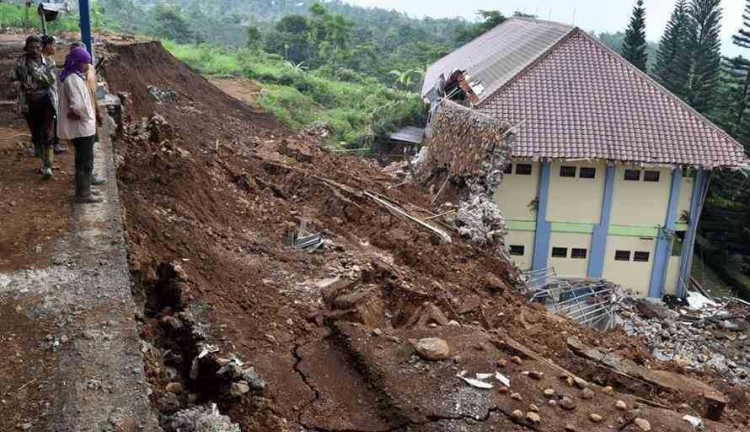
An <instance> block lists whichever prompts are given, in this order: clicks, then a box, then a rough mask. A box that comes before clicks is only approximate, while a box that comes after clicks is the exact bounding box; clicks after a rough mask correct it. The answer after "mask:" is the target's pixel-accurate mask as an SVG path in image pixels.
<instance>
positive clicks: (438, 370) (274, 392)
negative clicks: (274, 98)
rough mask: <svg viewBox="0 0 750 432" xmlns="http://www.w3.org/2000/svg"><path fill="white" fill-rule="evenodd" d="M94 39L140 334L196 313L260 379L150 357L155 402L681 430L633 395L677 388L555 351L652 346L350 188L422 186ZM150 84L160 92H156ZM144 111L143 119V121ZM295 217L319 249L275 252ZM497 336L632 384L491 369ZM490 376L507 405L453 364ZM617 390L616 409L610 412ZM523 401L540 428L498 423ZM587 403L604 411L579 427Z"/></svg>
mask: <svg viewBox="0 0 750 432" xmlns="http://www.w3.org/2000/svg"><path fill="white" fill-rule="evenodd" d="M108 50H109V56H110V60H109V62H108V65H107V70H106V77H107V80H108V82H109V86H110V88H111V90H112V91H113V92H115V93H121V94H122V95H123V96H124V97H125V100H126V113H127V116H126V118H128V119H129V121H128V123H127V124H126V126H127V130H126V134H125V136H124V138H123V139H122V141H121V142H119V143H117V144H116V146H118V147H119V154H120V160H119V161H118V164H119V169H118V178H119V182H120V193H121V199H122V202H123V204H124V206H125V214H126V229H127V241H128V244H129V262H130V266H131V273H132V276H133V278H134V281H135V282H136V286H135V292H136V295H137V296H140V298H141V301H142V303H143V304H144V311H145V312H144V316H143V321H144V322H143V324H142V326H141V335H142V337H143V338H144V339H145V340H146V341H148V342H150V343H152V344H154V345H155V346H156V347H157V348H158V349H162V350H166V349H167V347H168V346H169V343H170V342H169V339H170V338H169V332H170V331H171V330H170V328H171V329H174V328H176V327H180V325H181V324H180V323H175V321H174V320H173V317H174V316H175V314H176V313H178V312H180V311H186V310H191V311H197V312H195V313H194V315H199V316H201V317H202V319H204V320H205V322H206V323H208V324H209V329H210V330H209V339H210V340H211V342H212V343H215V344H218V345H219V347H220V349H221V351H220V354H219V355H220V356H225V357H227V356H229V355H231V354H234V355H237V356H238V357H239V358H241V359H242V360H243V361H245V362H246V364H247V365H252V366H253V367H254V368H255V369H256V370H257V371H258V374H259V375H260V376H261V377H262V378H263V379H264V380H265V382H266V384H267V386H266V390H265V392H263V394H262V396H263V397H262V398H260V396H257V397H244V398H241V399H237V398H235V399H230V398H227V397H225V396H223V397H222V396H220V397H215V398H213V397H208V396H207V392H206V388H205V386H206V384H205V383H203V384H201V385H199V384H198V383H196V382H194V381H191V380H190V379H188V378H187V377H186V374H185V373H184V369H186V364H187V362H188V361H189V359H185V358H177V359H175V358H172V359H171V360H170V359H169V358H167V359H166V361H165V362H161V361H160V360H159V358H164V357H163V356H162V357H160V356H152V357H150V360H149V361H148V364H147V372H148V374H149V377H150V380H151V384H152V386H153V394H152V395H151V399H152V402H153V403H154V405H155V406H156V407H157V409H160V410H162V411H165V412H168V411H170V410H171V411H173V410H174V409H176V408H179V407H182V408H184V407H186V406H189V405H190V404H191V403H193V402H197V403H201V402H207V401H208V399H211V400H216V401H218V402H219V405H220V408H221V409H222V412H224V413H226V414H228V415H230V416H231V418H232V419H233V421H235V422H237V423H239V424H240V426H241V427H242V430H245V431H276V430H278V431H281V430H315V431H334V430H335V431H390V430H414V431H417V430H420V431H421V430H424V431H441V430H445V431H462V430H467V431H469V430H471V431H484V430H563V428H564V427H565V426H566V425H573V426H575V427H576V428H577V430H608V429H609V427H610V426H613V427H617V428H620V430H626V431H627V430H631V431H632V430H636V429H635V427H636V426H635V425H634V424H633V423H632V420H633V418H634V417H633V416H636V415H637V416H640V417H645V418H647V419H648V420H649V421H650V422H651V424H652V426H653V427H654V430H660V431H683V430H684V431H688V430H690V429H689V425H687V423H686V422H684V421H682V420H681V419H680V418H681V416H682V415H683V414H678V413H677V412H675V411H670V410H663V409H656V408H652V407H649V406H647V405H644V404H643V403H641V402H637V401H636V399H638V398H640V399H647V400H649V401H652V402H654V403H658V404H661V405H664V406H666V407H670V408H672V409H675V410H676V409H677V407H678V406H679V405H680V404H682V403H684V402H687V403H689V404H690V403H693V402H694V401H690V400H685V397H684V395H681V394H668V393H664V392H659V391H657V390H655V389H654V388H653V387H650V386H643V387H639V386H637V385H633V384H632V383H627V382H621V381H619V380H618V377H613V376H606V375H605V374H602V373H599V372H597V370H596V368H593V367H592V366H591V363H588V362H585V361H582V360H581V358H580V357H578V356H576V355H575V354H573V353H571V352H570V351H569V350H568V348H567V346H566V340H567V339H568V338H569V337H571V336H577V337H579V338H580V339H581V340H582V341H583V342H584V343H586V344H588V345H591V346H596V347H599V348H600V349H603V350H607V351H609V352H614V353H617V354H619V355H621V356H623V357H626V358H630V359H633V360H634V361H636V362H637V363H639V364H641V365H645V366H648V367H652V368H666V369H670V368H672V366H670V365H663V364H659V363H658V362H655V361H654V360H653V359H651V357H650V355H649V354H648V353H647V351H646V349H645V347H644V345H643V344H642V343H641V341H639V340H637V339H634V338H630V337H627V336H626V335H625V334H624V333H623V332H621V331H613V332H610V333H606V334H602V333H596V332H593V331H589V330H587V329H583V328H581V327H579V326H577V325H575V324H574V323H572V322H570V321H568V320H566V319H563V318H560V317H557V316H553V315H551V314H549V313H547V312H546V310H544V309H543V308H541V307H538V306H534V305H530V304H528V303H527V302H526V301H525V299H524V298H522V297H521V296H520V295H518V294H517V292H516V289H515V287H513V286H512V283H511V281H513V280H515V270H514V269H513V268H512V267H511V266H510V265H509V263H508V262H506V261H504V260H502V259H500V258H498V257H496V256H494V255H493V254H492V253H491V251H488V250H485V249H483V248H481V247H478V246H475V245H472V244H469V243H466V242H464V241H462V240H461V239H460V238H458V237H457V236H455V235H454V241H453V242H452V243H449V244H441V243H439V242H437V241H435V239H434V238H432V237H431V236H430V234H429V233H428V232H426V231H424V230H423V229H421V228H419V227H418V226H417V225H415V224H413V223H411V222H408V221H406V220H404V219H401V218H399V217H396V216H394V215H392V214H391V213H389V212H388V211H387V210H386V209H384V208H383V207H381V206H379V205H377V204H376V203H375V202H374V201H373V200H371V199H369V198H367V197H366V196H365V195H364V194H363V193H362V192H363V191H370V192H373V193H376V194H378V195H379V196H383V197H387V198H388V199H389V200H390V201H392V202H394V203H399V204H401V205H402V207H403V208H405V209H407V210H409V211H411V212H413V213H414V214H417V215H422V216H425V215H426V214H427V213H426V212H425V210H424V209H428V208H429V205H430V200H431V197H430V196H429V195H428V194H427V193H426V192H424V191H422V190H420V189H419V188H418V187H417V186H414V185H401V186H398V187H394V186H395V183H396V182H394V181H392V179H391V178H390V177H389V176H387V175H386V174H384V173H383V172H382V171H381V169H380V168H379V167H378V165H377V164H376V163H374V162H370V161H367V160H363V159H361V158H357V157H347V156H344V157H336V156H333V155H331V154H330V153H329V152H327V151H326V150H324V149H323V148H322V147H321V144H320V143H319V142H316V141H315V139H314V138H313V137H311V136H309V135H304V134H295V133H294V132H292V131H290V130H289V129H288V128H286V127H285V126H283V125H281V124H280V123H278V122H277V121H276V120H275V119H273V118H271V117H270V116H268V115H265V114H262V113H259V112H258V111H257V109H255V108H252V107H250V106H248V105H247V104H245V103H243V102H241V101H238V100H237V99H234V98H232V97H230V96H229V95H227V94H226V93H223V92H222V91H220V90H219V89H218V88H217V87H215V86H214V85H213V84H211V83H210V82H209V81H207V80H205V79H204V78H202V77H201V76H199V75H198V74H197V73H195V72H193V71H192V70H190V69H189V68H188V67H187V66H185V65H184V64H182V63H180V62H179V61H177V60H176V59H175V58H173V57H172V56H171V55H169V54H168V53H167V52H166V51H165V50H164V49H163V48H162V47H161V46H160V45H159V44H158V43H139V44H130V45H117V46H114V45H113V46H109V47H108ZM150 86H151V87H156V88H159V89H160V90H162V91H164V90H168V91H169V92H174V95H175V96H176V97H174V98H172V99H170V100H169V101H164V102H158V101H156V100H155V99H154V98H153V97H151V96H150V95H149V92H148V88H149V87H150ZM154 113H156V114H158V116H157V117H153V118H152V119H151V121H149V122H146V121H142V120H141V119H142V118H144V117H149V116H152V114H154ZM419 209H422V210H419ZM300 225H303V226H305V227H307V229H308V230H309V231H310V232H313V233H321V234H322V236H323V237H324V238H326V239H328V240H330V241H331V242H332V243H333V245H332V246H331V247H330V248H328V249H327V250H326V251H325V252H323V253H308V252H305V251H302V250H297V249H295V248H293V247H290V246H287V245H286V243H285V238H286V236H287V233H288V232H289V231H290V230H293V229H295V228H298V227H299V226H300ZM165 265H167V266H171V268H175V266H176V267H178V268H179V269H180V270H179V272H180V284H179V290H178V295H174V292H172V298H171V300H170V301H160V300H159V299H160V298H161V299H163V298H164V297H163V295H164V292H165V290H164V287H165V286H169V281H165V280H164V278H163V277H162V275H163V271H162V272H160V269H163V268H164V266H165ZM160 273H161V274H160ZM335 278H338V282H336V283H333V282H332V279H335ZM165 284H166V285H165ZM166 292H167V293H169V292H170V291H169V290H166ZM168 296H169V295H168ZM149 298H150V299H151V300H149ZM154 299H155V300H154ZM434 306H436V307H437V309H439V310H440V312H441V313H442V314H444V315H445V318H447V320H452V321H455V323H453V324H452V325H439V324H438V323H437V322H436V321H441V320H440V319H437V320H436V319H435V317H434V316H432V317H430V316H428V317H426V318H424V317H423V316H421V315H420V314H421V313H422V312H424V311H425V310H434V308H433V307H434ZM442 324H445V323H444V322H443V323H442ZM455 324H457V325H455ZM426 336H435V337H441V338H444V339H445V340H447V341H448V343H449V345H450V346H451V348H452V351H453V352H452V354H453V358H452V360H448V361H442V362H424V361H422V360H420V359H419V358H418V357H416V356H415V355H414V350H413V348H412V344H411V342H410V341H411V340H414V339H418V338H421V337H426ZM507 337H511V338H513V339H515V340H517V341H520V342H522V343H523V344H524V345H526V346H527V347H528V348H530V349H532V350H534V351H535V352H536V353H538V354H540V355H541V356H542V357H544V358H546V359H548V360H549V361H551V362H553V363H555V364H557V365H559V366H562V367H563V368H567V369H568V370H570V371H571V372H572V373H574V374H577V375H580V376H582V377H583V378H585V379H587V380H590V381H594V382H595V384H599V385H612V386H613V387H615V389H616V390H622V391H624V392H632V393H633V394H617V393H616V394H615V395H613V396H610V395H606V396H605V395H602V396H599V397H596V398H594V399H585V398H582V397H581V395H580V393H581V391H580V390H579V389H577V388H575V387H571V386H570V385H568V384H567V383H566V382H565V381H563V380H560V379H559V378H558V375H560V372H559V370H558V369H556V368H554V367H551V366H550V364H547V363H545V362H540V361H538V360H536V359H533V358H526V359H522V362H523V363H522V365H515V364H513V365H510V366H506V368H505V369H498V366H497V361H498V360H501V359H506V360H508V359H510V357H511V356H513V355H516V353H515V352H514V351H513V350H511V349H509V348H508V346H507V344H504V343H503V341H504V339H505V338H507ZM173 345H174V344H173ZM172 348H174V346H172ZM170 352H173V351H170ZM184 355H187V354H184V353H182V354H180V355H179V356H177V357H184ZM167 357H169V356H167ZM172 357H175V356H172ZM180 368H182V369H183V371H179V370H178V371H177V372H181V373H178V374H177V376H176V377H175V376H174V375H175V374H174V369H180ZM496 369H497V370H501V371H503V373H505V374H507V375H508V376H509V377H510V378H511V382H512V384H511V390H512V391H513V392H518V393H519V396H520V397H521V399H522V400H521V401H518V400H516V399H511V398H510V397H509V395H508V394H501V393H500V392H498V391H497V387H498V386H497V385H496V386H495V389H493V390H491V391H482V390H476V389H473V388H471V387H469V386H468V385H466V384H465V383H464V382H463V381H461V380H460V379H459V378H458V377H456V375H457V374H458V373H459V372H461V371H462V370H467V371H468V372H469V373H475V372H494V371H495V370H496ZM529 370H536V371H542V372H544V378H543V379H542V380H540V381H536V380H533V379H530V378H529V377H528V376H527V375H525V374H524V373H523V372H528V371H529ZM170 374H171V375H170ZM702 379H704V380H710V377H705V378H702ZM174 380H179V381H182V384H184V386H185V388H186V392H187V393H188V395H187V396H185V395H181V396H180V397H179V398H178V399H179V400H178V401H175V398H170V397H167V395H166V393H167V392H166V390H165V386H166V384H167V383H168V382H170V381H174ZM546 388H553V389H555V390H556V394H557V395H560V397H562V395H568V396H570V397H571V398H572V399H574V400H575V401H576V402H577V404H578V407H577V409H576V410H573V411H565V410H562V409H561V408H559V406H553V405H550V404H549V402H548V401H547V400H546V399H545V398H544V397H543V396H542V390H544V389H546ZM595 388H596V389H598V388H599V387H596V386H595ZM597 391H598V390H597ZM732 391H739V392H740V393H743V392H745V391H746V389H732ZM209 393H210V392H209ZM191 395H194V396H191ZM214 396H216V395H214ZM260 399H262V401H261V400H260ZM617 399H622V400H623V401H625V402H626V403H627V404H628V406H629V407H630V409H631V410H630V411H629V412H628V413H624V412H619V411H617V410H616V409H615V407H614V405H615V402H616V400H617ZM743 400H746V398H739V397H735V398H733V399H732V402H731V403H730V406H729V407H728V408H727V410H726V412H725V414H724V416H723V417H722V420H721V421H722V422H723V424H720V423H711V424H709V430H718V431H723V430H733V429H732V428H743V427H745V426H743V425H744V424H747V414H748V413H750V408H748V406H747V404H746V403H745V402H742V401H743ZM530 404H535V405H537V406H538V407H539V408H540V416H541V418H542V421H541V423H540V424H531V423H529V422H527V421H525V420H521V421H515V422H514V421H513V420H512V415H511V414H512V412H513V411H514V410H516V409H519V410H522V411H523V412H524V413H525V412H527V411H528V410H529V405H530ZM592 412H596V413H598V414H600V415H602V416H603V417H604V418H605V421H604V422H602V423H600V424H595V423H592V422H591V421H590V420H589V419H588V417H589V414H590V413H592ZM631 414H632V415H631Z"/></svg>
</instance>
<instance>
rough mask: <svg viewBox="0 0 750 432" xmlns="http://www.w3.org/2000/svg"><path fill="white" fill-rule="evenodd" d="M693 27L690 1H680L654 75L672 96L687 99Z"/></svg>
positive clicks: (660, 50) (657, 54)
mask: <svg viewBox="0 0 750 432" xmlns="http://www.w3.org/2000/svg"><path fill="white" fill-rule="evenodd" d="M693 29H694V25H693V23H692V21H691V19H690V16H689V15H688V8H687V1H686V0H678V1H677V4H676V5H675V9H674V12H672V16H671V17H670V18H669V22H668V23H667V27H666V29H665V30H664V35H663V36H662V38H661V42H660V43H659V50H658V51H657V53H656V63H655V65H654V70H653V74H654V77H655V78H656V80H657V81H659V83H660V84H661V85H663V86H664V87H666V88H667V89H668V90H670V91H671V92H672V93H674V94H676V95H678V96H680V97H685V96H686V94H687V87H688V82H689V80H690V63H691V58H690V57H691V55H690V43H691V41H692V34H693Z"/></svg>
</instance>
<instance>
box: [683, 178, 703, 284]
mask: <svg viewBox="0 0 750 432" xmlns="http://www.w3.org/2000/svg"><path fill="white" fill-rule="evenodd" d="M708 182H709V176H708V173H706V172H704V171H698V172H697V173H696V175H695V184H694V185H693V198H692V201H691V203H690V225H689V226H688V231H687V233H686V234H685V242H684V243H683V246H682V258H681V261H680V279H679V281H678V282H677V296H678V297H685V296H686V295H687V292H686V291H685V289H686V287H687V285H688V283H689V282H690V270H691V268H692V266H693V248H694V247H695V237H696V235H697V233H698V222H699V221H700V218H701V210H702V209H703V200H704V199H705V198H706V194H707V193H708Z"/></svg>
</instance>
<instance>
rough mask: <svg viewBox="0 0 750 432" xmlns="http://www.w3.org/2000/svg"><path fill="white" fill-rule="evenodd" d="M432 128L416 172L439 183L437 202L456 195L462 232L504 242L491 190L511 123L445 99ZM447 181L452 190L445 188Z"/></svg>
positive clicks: (498, 178)
mask: <svg viewBox="0 0 750 432" xmlns="http://www.w3.org/2000/svg"><path fill="white" fill-rule="evenodd" d="M432 130H433V132H432V138H431V139H430V141H429V143H428V147H427V149H426V155H425V154H424V153H423V154H422V155H421V157H420V164H419V168H418V176H419V177H421V180H422V182H424V183H426V184H433V185H435V186H437V187H439V188H440V189H439V190H438V196H437V197H436V198H437V203H445V202H448V201H449V200H451V199H453V198H456V199H457V201H458V203H459V204H458V209H457V216H456V223H457V225H458V226H459V232H460V233H461V235H462V236H464V237H466V238H468V239H470V240H471V241H473V242H475V243H480V244H489V245H502V244H503V238H504V236H505V233H506V228H505V220H504V218H503V216H502V215H501V214H500V209H499V208H498V207H497V204H495V202H494V201H493V195H494V193H495V190H497V188H498V186H499V185H500V183H502V180H503V171H504V168H505V165H506V164H507V163H508V161H509V160H510V150H511V147H510V140H509V139H508V138H509V136H510V135H511V134H512V130H511V128H510V127H508V125H507V124H504V123H502V122H499V121H497V120H495V119H493V118H490V117H487V116H486V115H484V114H481V113H478V112H476V111H474V110H470V109H468V108H466V107H463V106H461V105H458V104H456V103H454V102H451V101H448V100H444V101H442V102H441V103H440V105H439V106H438V108H437V110H436V111H435V114H434V117H433V121H432ZM448 187H449V188H450V189H451V190H445V189H446V188H448ZM441 192H442V193H441ZM499 249H500V248H499Z"/></svg>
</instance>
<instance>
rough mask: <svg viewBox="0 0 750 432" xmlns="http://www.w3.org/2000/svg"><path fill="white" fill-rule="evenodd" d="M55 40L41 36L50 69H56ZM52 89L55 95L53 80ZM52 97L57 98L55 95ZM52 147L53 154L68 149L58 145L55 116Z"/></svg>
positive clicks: (47, 36) (45, 57)
mask: <svg viewBox="0 0 750 432" xmlns="http://www.w3.org/2000/svg"><path fill="white" fill-rule="evenodd" d="M56 42H57V41H56V40H55V37H54V36H49V35H44V36H42V54H44V59H45V60H46V61H47V66H48V67H49V68H50V69H51V70H52V71H56V70H57V64H56V63H55V53H57V47H56V46H55V44H56ZM53 91H54V93H55V95H57V82H55V86H54V88H53ZM54 99H55V100H58V98H57V96H56V97H55V98H54ZM52 149H53V152H54V153H55V154H63V153H67V152H68V149H66V148H65V147H63V146H62V145H60V138H58V136H57V118H55V139H54V144H53V146H52Z"/></svg>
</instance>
